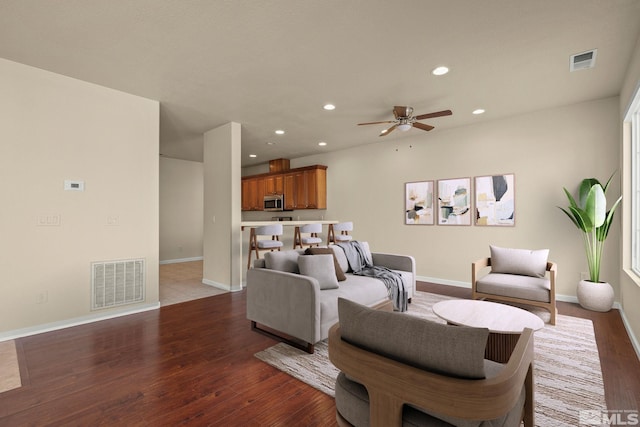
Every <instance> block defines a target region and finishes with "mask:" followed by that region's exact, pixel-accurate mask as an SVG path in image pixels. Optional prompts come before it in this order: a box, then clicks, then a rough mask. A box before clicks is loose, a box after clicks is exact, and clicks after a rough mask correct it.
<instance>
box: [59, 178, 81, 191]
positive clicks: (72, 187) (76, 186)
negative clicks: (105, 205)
mask: <svg viewBox="0 0 640 427" xmlns="http://www.w3.org/2000/svg"><path fill="white" fill-rule="evenodd" d="M64 189H65V191H84V181H73V180H70V179H65V180H64Z"/></svg>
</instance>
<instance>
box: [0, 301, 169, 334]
mask: <svg viewBox="0 0 640 427" xmlns="http://www.w3.org/2000/svg"><path fill="white" fill-rule="evenodd" d="M159 308H160V303H159V302H156V303H151V304H144V305H138V306H135V307H133V308H126V309H120V310H115V311H109V312H108V313H93V314H88V315H86V316H81V317H75V318H73V319H67V320H61V321H59V322H52V323H45V324H42V325H36V326H31V327H28V328H22V329H14V330H13V331H6V332H1V333H0V341H7V340H13V339H16V338H22V337H28V336H30V335H35V334H41V333H44V332H51V331H57V330H59V329H65V328H70V327H72V326H79V325H85V324H87V323H93V322H99V321H100V320H108V319H113V318H116V317H121V316H127V315H129V314H136V313H142V312H145V311H150V310H157V309H159Z"/></svg>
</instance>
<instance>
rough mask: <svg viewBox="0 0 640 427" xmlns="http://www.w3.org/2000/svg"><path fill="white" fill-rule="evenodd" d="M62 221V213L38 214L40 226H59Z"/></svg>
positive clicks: (37, 223)
mask: <svg viewBox="0 0 640 427" xmlns="http://www.w3.org/2000/svg"><path fill="white" fill-rule="evenodd" d="M61 223H62V218H61V215H60V214H42V215H38V219H37V220H36V225H38V226H39V227H59V226H60V224H61Z"/></svg>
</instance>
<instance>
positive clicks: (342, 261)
mask: <svg viewBox="0 0 640 427" xmlns="http://www.w3.org/2000/svg"><path fill="white" fill-rule="evenodd" d="M329 249H331V250H332V251H333V254H334V255H335V257H336V260H338V265H339V266H340V269H341V270H342V271H343V272H345V273H350V272H351V269H350V268H349V261H347V256H346V255H345V253H344V249H342V248H341V247H340V246H338V245H331V246H329Z"/></svg>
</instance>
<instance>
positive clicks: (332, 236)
mask: <svg viewBox="0 0 640 427" xmlns="http://www.w3.org/2000/svg"><path fill="white" fill-rule="evenodd" d="M335 242H336V236H335V234H334V231H333V224H329V230H328V231H327V245H330V244H332V243H335Z"/></svg>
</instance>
